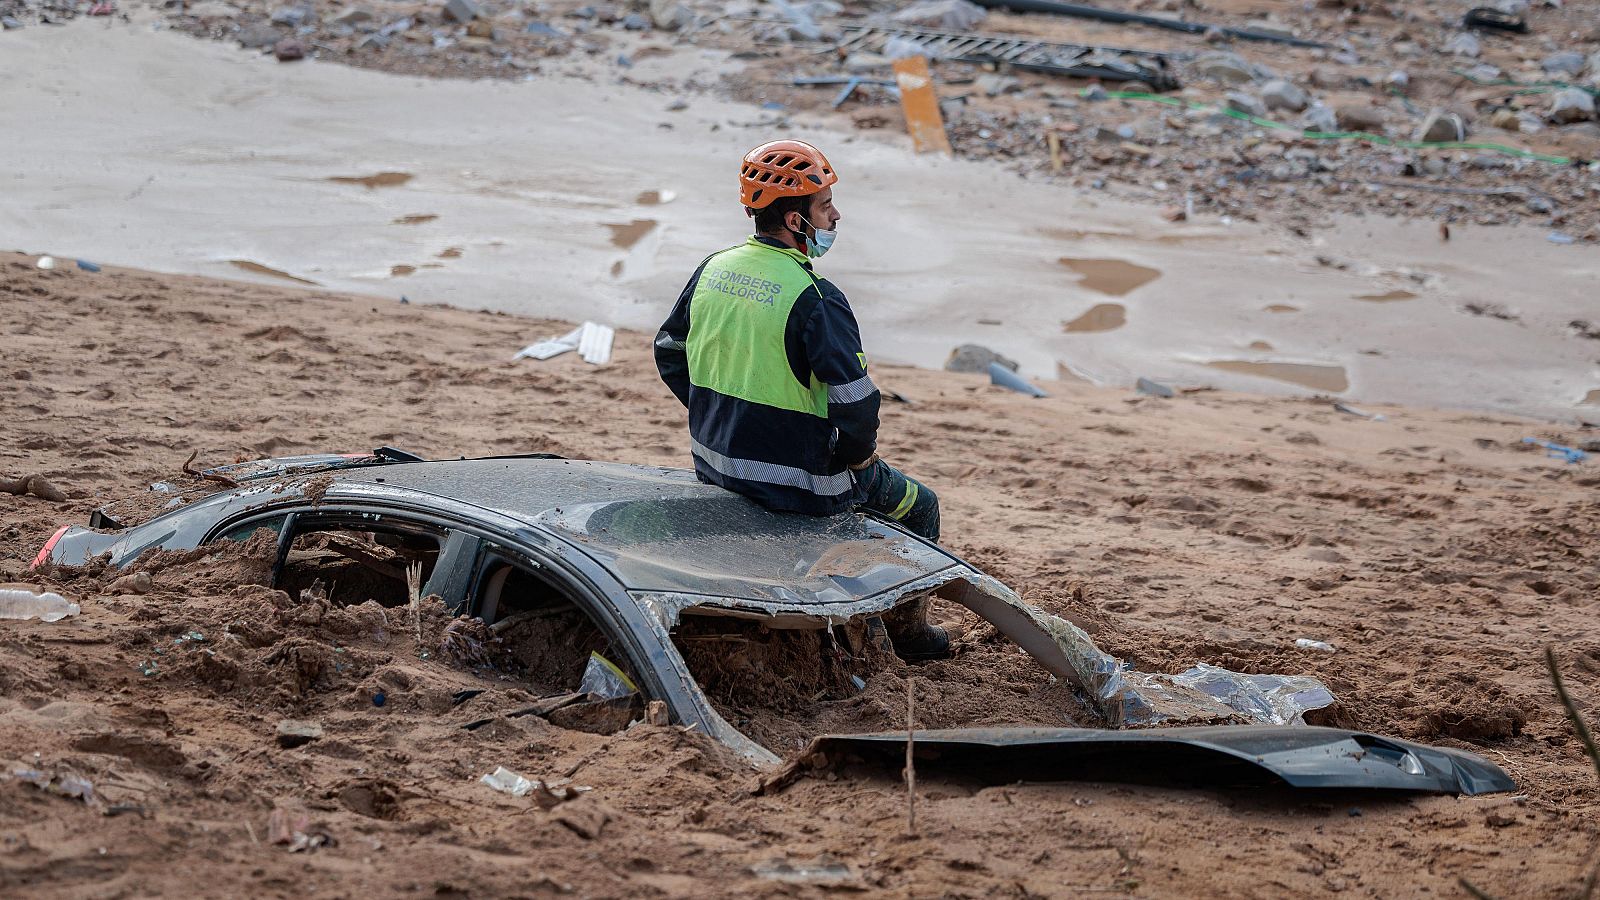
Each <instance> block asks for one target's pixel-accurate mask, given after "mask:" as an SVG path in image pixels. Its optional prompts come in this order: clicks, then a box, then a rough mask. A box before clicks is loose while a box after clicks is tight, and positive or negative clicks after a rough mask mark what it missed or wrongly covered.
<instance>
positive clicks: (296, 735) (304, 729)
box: [278, 719, 322, 750]
mask: <svg viewBox="0 0 1600 900" xmlns="http://www.w3.org/2000/svg"><path fill="white" fill-rule="evenodd" d="M320 737H322V726H321V725H318V724H317V723H315V722H303V721H300V720H297V719H284V720H283V721H281V722H279V723H278V746H280V747H282V748H283V749H285V750H292V749H294V748H295V747H303V746H305V745H306V744H309V743H311V742H312V741H314V740H317V739H318V738H320Z"/></svg>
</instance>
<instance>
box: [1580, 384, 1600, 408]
mask: <svg viewBox="0 0 1600 900" xmlns="http://www.w3.org/2000/svg"><path fill="white" fill-rule="evenodd" d="M1581 405H1583V406H1600V388H1596V389H1594V390H1592V391H1590V392H1589V393H1587V394H1585V395H1584V397H1583V402H1582V404H1581Z"/></svg>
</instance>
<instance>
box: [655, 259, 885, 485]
mask: <svg viewBox="0 0 1600 900" xmlns="http://www.w3.org/2000/svg"><path fill="white" fill-rule="evenodd" d="M791 252H794V251H785V250H779V249H777V248H776V247H769V246H767V245H766V244H763V243H761V242H760V241H759V240H757V239H755V238H753V237H752V238H750V239H748V240H747V241H745V242H744V243H743V244H740V245H739V246H737V247H733V248H730V249H728V250H724V251H722V252H721V253H717V254H715V255H713V256H712V257H711V258H710V259H708V260H706V263H705V266H704V268H702V270H701V272H700V278H699V280H698V281H697V282H696V283H695V289H694V294H693V295H692V296H691V297H690V299H689V335H688V338H687V340H685V342H684V343H685V344H686V347H685V348H684V349H685V350H686V351H687V354H688V358H689V381H690V382H691V383H693V384H694V385H695V386H697V387H702V388H708V389H710V390H713V391H716V392H717V393H719V394H722V395H724V396H728V397H737V398H739V399H740V400H746V401H749V402H751V403H760V404H762V405H763V406H774V407H777V408H778V409H787V410H791V411H793V412H802V413H809V414H811V415H814V416H819V417H822V418H827V415H828V393H829V392H828V386H827V385H825V384H823V383H821V382H820V381H818V380H817V378H816V376H815V375H813V376H812V377H811V383H810V384H801V383H800V381H799V380H798V379H796V378H795V377H794V371H793V370H792V369H790V368H789V354H788V351H787V350H786V349H785V346H784V333H785V331H786V330H787V328H788V324H789V312H790V311H791V310H793V309H794V305H795V303H796V302H797V301H798V300H799V299H800V295H801V294H804V293H805V292H806V291H807V290H808V289H810V288H811V287H812V286H814V285H815V283H816V282H815V279H814V278H813V277H812V275H811V273H810V272H809V271H807V270H806V268H805V267H804V266H803V265H801V263H800V261H799V259H797V258H796V256H793V255H790V254H791ZM669 340H670V338H669ZM863 396H864V395H863ZM713 468H715V467H713ZM718 471H722V470H721V469H718ZM796 471H798V470H796ZM724 474H727V473H724ZM735 477H744V476H735ZM754 480H758V481H762V480H767V479H754ZM778 483H780V484H781V483H786V482H778ZM824 493H828V492H824ZM831 493H839V491H832V492H831Z"/></svg>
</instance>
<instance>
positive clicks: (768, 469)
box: [689, 438, 854, 497]
mask: <svg viewBox="0 0 1600 900" xmlns="http://www.w3.org/2000/svg"><path fill="white" fill-rule="evenodd" d="M689 450H690V452H692V453H693V454H694V455H695V456H696V457H697V458H698V459H699V460H700V461H701V462H703V463H705V464H706V465H708V466H710V467H711V468H713V469H715V470H717V471H718V472H721V473H722V474H723V475H726V476H728V477H729V478H738V479H742V480H744V481H760V482H764V483H766V484H781V485H785V486H787V487H792V488H800V489H802V490H807V491H810V492H811V493H813V494H820V495H822V496H824V497H837V496H838V495H840V494H843V493H846V492H848V491H849V490H850V489H851V487H853V486H854V482H853V481H851V479H850V473H849V472H840V473H839V474H837V475H813V474H812V473H810V472H807V471H806V470H805V469H797V468H795V467H794V466H781V465H778V464H777V463H769V462H762V461H761V460H758V459H739V458H738V457H733V456H724V455H723V454H721V453H718V452H717V451H715V450H712V449H711V448H710V447H707V446H706V445H705V444H702V443H700V442H699V441H697V440H694V439H692V438H691V439H690V440H689Z"/></svg>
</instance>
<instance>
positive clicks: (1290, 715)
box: [634, 568, 1333, 762]
mask: <svg viewBox="0 0 1600 900" xmlns="http://www.w3.org/2000/svg"><path fill="white" fill-rule="evenodd" d="M928 592H937V593H938V595H939V596H940V597H943V598H944V599H946V600H949V601H951V602H953V603H959V604H961V605H962V606H965V607H967V608H968V609H970V610H972V611H973V612H974V613H977V614H978V615H979V616H981V617H983V618H984V619H985V620H986V621H988V622H989V623H990V624H992V625H993V626H994V627H995V628H996V629H998V630H999V631H1000V632H1001V633H1002V634H1004V635H1005V636H1006V637H1008V638H1010V639H1011V640H1012V641H1014V642H1015V643H1016V644H1017V645H1018V646H1020V647H1022V648H1023V650H1025V651H1027V652H1028V654H1029V655H1030V656H1032V657H1033V658H1034V659H1035V660H1037V661H1038V662H1039V663H1040V664H1041V665H1043V666H1044V667H1045V668H1046V669H1048V670H1049V671H1050V672H1052V673H1054V674H1055V675H1056V676H1057V677H1059V678H1064V679H1066V680H1067V681H1069V682H1071V683H1072V684H1074V685H1075V686H1077V687H1078V689H1079V690H1081V691H1083V692H1084V693H1085V694H1086V695H1088V697H1089V698H1090V701H1091V702H1092V703H1093V704H1094V707H1095V709H1096V711H1097V712H1099V714H1100V716H1101V718H1103V719H1104V720H1105V723H1106V724H1107V725H1108V726H1110V727H1112V728H1128V727H1138V726H1149V725H1161V724H1196V723H1209V724H1229V723H1245V722H1254V723H1261V724H1270V725H1284V724H1295V725H1298V724H1303V719H1301V718H1300V714H1301V713H1302V712H1304V711H1305V710H1307V709H1315V708H1318V707H1319V706H1326V705H1328V704H1330V703H1332V702H1333V695H1332V694H1331V693H1329V692H1328V690H1327V688H1326V687H1325V686H1324V685H1323V684H1322V683H1321V682H1319V681H1317V680H1316V679H1314V678H1307V677H1302V676H1281V675H1240V674H1238V673H1235V672H1229V671H1228V670H1226V669H1221V668H1217V667H1215V666H1207V665H1204V664H1201V665H1199V666H1196V667H1195V668H1193V669H1190V670H1189V671H1187V672H1184V673H1183V674H1181V675H1152V674H1148V673H1144V672H1135V671H1132V670H1129V669H1126V668H1124V667H1123V665H1122V661H1121V660H1119V659H1117V658H1116V657H1114V656H1112V655H1111V654H1109V653H1106V652H1105V651H1103V650H1101V649H1100V648H1099V647H1097V646H1095V643H1094V640H1093V639H1092V638H1090V637H1089V635H1088V633H1086V632H1085V631H1084V630H1083V629H1082V628H1079V627H1078V626H1077V625H1074V624H1073V623H1071V622H1069V621H1067V620H1066V619H1063V618H1061V617H1060V616H1055V615H1051V614H1049V613H1046V612H1043V611H1042V610H1040V609H1038V608H1036V607H1034V606H1032V605H1030V604H1029V603H1027V602H1026V601H1025V600H1023V599H1022V598H1021V597H1020V596H1018V595H1017V593H1016V592H1015V591H1013V590H1011V589H1010V588H1008V587H1006V586H1005V585H1004V584H1003V583H1001V582H1000V581H998V580H996V579H995V578H993V577H991V576H988V575H984V574H982V573H980V572H977V571H975V570H972V569H966V568H954V569H946V570H944V571H942V572H938V573H935V574H933V575H930V576H928V577H926V578H921V579H918V580H916V581H912V582H909V583H907V584H905V585H903V586H901V587H900V588H898V589H896V590H893V591H889V592H886V593H883V594H879V595H878V596H876V597H872V598H870V599H867V600H862V601H858V602H855V603H817V604H801V603H772V602H765V601H755V600H746V599H735V598H719V597H707V596H704V595H700V594H681V593H668V592H638V593H636V594H634V599H635V600H637V601H638V602H639V604H640V605H641V606H642V607H644V608H645V609H646V610H648V611H649V612H650V613H651V614H652V615H651V621H652V623H653V624H654V625H656V626H657V627H658V628H660V629H661V637H662V638H663V639H664V642H665V643H666V644H667V645H670V643H671V637H670V631H671V629H672V628H673V627H674V626H675V625H677V624H678V621H679V619H680V618H681V617H682V615H683V613H684V612H686V611H689V610H694V611H696V612H699V613H705V614H717V613H719V612H720V613H723V614H729V615H743V616H770V617H772V618H774V619H781V618H783V617H786V616H796V617H806V618H809V619H812V620H814V621H815V622H816V623H817V624H818V625H822V624H831V625H839V624H843V623H844V622H846V621H848V620H849V619H852V618H854V617H856V616H863V615H874V614H877V613H881V612H884V611H886V610H889V609H892V608H894V607H895V606H897V605H899V604H900V603H901V602H903V601H904V600H905V599H907V598H909V597H913V596H916V595H920V594H925V593H928ZM684 688H685V689H686V690H688V691H690V692H691V693H692V694H693V695H695V696H697V697H699V698H701V700H702V705H703V707H704V713H703V718H704V720H705V722H706V727H707V730H708V731H710V732H711V733H712V736H713V737H715V738H717V739H718V740H721V741H722V742H723V743H726V744H728V745H729V746H732V747H734V749H736V750H738V751H739V752H741V753H743V754H745V755H746V756H748V757H750V758H752V759H755V760H758V761H761V762H773V761H776V760H777V757H775V756H774V755H773V754H772V753H771V752H770V751H768V750H767V749H766V748H764V747H761V745H759V744H757V743H756V742H755V741H753V740H751V739H750V738H748V737H746V736H745V735H744V734H743V733H741V732H739V731H738V730H737V729H735V728H734V727H733V726H732V725H730V724H728V722H727V721H725V720H724V719H722V717H721V716H719V715H717V714H716V712H715V711H714V710H712V708H711V706H710V704H709V703H706V702H703V698H704V695H703V694H701V692H700V690H699V686H698V685H696V684H694V683H693V681H692V680H691V679H688V678H687V677H686V678H685V679H684ZM1297 701H1298V702H1299V703H1302V704H1310V705H1297Z"/></svg>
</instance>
